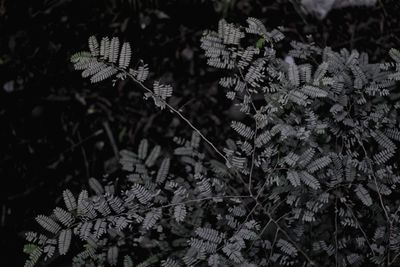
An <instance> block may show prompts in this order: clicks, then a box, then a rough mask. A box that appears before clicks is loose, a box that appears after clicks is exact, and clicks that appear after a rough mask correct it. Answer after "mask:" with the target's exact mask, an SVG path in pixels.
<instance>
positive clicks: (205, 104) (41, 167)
mask: <svg viewBox="0 0 400 267" xmlns="http://www.w3.org/2000/svg"><path fill="white" fill-rule="evenodd" d="M378 2H379V4H378V5H377V6H376V7H373V8H347V9H342V10H335V11H332V12H331V13H330V14H329V16H328V17H327V18H326V19H325V20H323V21H318V20H316V19H315V18H313V17H311V16H307V15H305V14H303V13H302V12H301V9H300V8H299V6H298V5H297V4H296V3H295V1H284V0H278V1H277V0H270V1H266V0H253V1H250V0H231V1H227V0H215V1H211V0H185V1H184V0H180V1H179V0H175V1H174V0H108V1H106V0H80V1H72V0H48V1H27V0H0V179H1V181H0V182H1V183H2V185H1V186H0V188H1V189H0V190H1V192H0V203H1V207H0V227H1V232H0V242H1V244H0V246H1V247H0V251H1V253H2V254H3V255H4V256H3V257H2V262H1V263H0V265H2V266H23V262H24V259H25V255H24V254H23V252H22V248H23V244H24V240H23V233H24V231H27V230H31V229H35V227H36V226H35V224H36V223H35V221H34V217H35V216H36V215H37V214H40V213H49V212H51V210H52V209H53V208H54V207H55V206H56V205H57V204H58V203H59V202H60V195H61V192H62V190H63V189H64V188H70V189H71V190H72V191H75V192H76V191H77V190H78V189H79V188H82V187H85V186H86V182H87V179H88V178H89V177H101V176H103V175H104V174H110V178H111V179H114V178H115V177H118V175H119V171H118V164H117V153H116V152H117V151H118V150H119V149H122V148H129V147H135V146H136V145H137V144H138V142H139V141H140V140H141V138H143V137H146V138H148V139H149V140H150V141H152V142H154V143H159V144H162V145H165V146H167V145H168V142H169V141H170V140H171V137H173V136H175V135H178V136H187V135H189V134H190V132H191V131H190V129H189V128H188V127H186V125H185V124H183V123H182V122H181V121H180V120H178V119H177V118H175V117H174V116H173V115H171V114H170V113H169V112H160V111H159V110H158V109H156V108H155V107H154V105H153V104H152V103H151V101H148V102H145V101H143V99H142V94H141V92H140V90H138V88H135V87H134V85H133V84H130V83H127V82H121V83H119V84H118V85H117V86H116V87H112V85H111V82H103V83H101V84H97V85H90V84H89V83H88V82H87V81H86V80H84V79H82V78H81V77H80V75H79V73H77V72H74V71H73V69H72V66H71V64H70V63H69V58H70V56H71V54H73V53H74V52H77V51H80V50H84V49H86V48H87V38H88V37H89V36H90V35H93V34H94V35H96V36H97V37H98V38H100V37H102V36H118V37H120V38H121V39H122V40H124V41H129V42H131V44H132V46H133V51H134V55H135V57H136V58H141V59H143V60H144V61H145V62H146V63H148V64H149V67H150V71H151V73H150V76H151V77H150V80H152V79H154V78H157V79H161V81H163V82H165V83H170V84H172V85H173V86H174V97H173V98H172V99H171V101H172V102H171V103H172V104H173V105H174V106H177V107H180V108H182V110H183V113H184V114H185V116H187V117H188V118H189V119H190V120H191V121H192V122H193V123H194V124H195V125H196V126H197V127H198V128H200V129H201V130H202V132H203V133H205V134H206V135H207V136H208V137H210V139H211V140H212V141H213V142H214V143H216V144H219V145H223V142H224V140H225V137H226V134H227V133H228V132H229V125H230V120H231V119H232V118H235V117H237V116H238V114H237V113H236V112H235V111H234V110H233V109H232V108H231V106H230V103H229V102H227V101H226V100H225V97H224V95H225V94H224V92H223V91H222V90H221V89H218V86H217V83H216V81H217V78H218V73H217V72H216V71H215V70H213V69H211V68H208V67H207V66H206V61H205V59H204V57H203V55H202V51H201V50H200V48H199V46H200V43H199V40H200V37H201V35H202V32H203V30H205V29H215V28H216V26H217V22H218V20H219V19H220V18H223V17H225V18H226V19H227V20H228V21H231V22H235V23H243V22H244V21H245V20H246V18H247V17H248V16H253V17H256V18H259V19H261V20H262V21H263V22H265V23H266V25H267V26H268V28H269V29H272V28H274V27H277V26H284V27H285V34H286V35H287V36H288V38H287V39H288V40H293V39H294V40H299V41H306V40H312V41H314V42H315V43H316V44H318V45H320V46H325V45H329V46H332V47H333V48H334V49H340V48H348V49H353V48H357V49H358V50H359V51H366V52H368V53H369V55H370V58H371V59H372V60H375V61H380V60H383V59H385V58H387V51H388V50H389V49H390V48H391V47H397V48H400V38H399V37H400V23H399V16H400V15H399V14H400V3H399V2H400V1H398V0H387V1H384V0H382V1H378ZM288 44H289V41H286V42H285V43H284V46H285V45H288ZM282 56H284V55H282ZM113 143H115V145H113ZM206 149H207V147H206ZM207 151H208V153H209V154H210V156H213V152H212V150H211V149H207ZM59 264H60V263H59V262H57V263H53V266H59Z"/></svg>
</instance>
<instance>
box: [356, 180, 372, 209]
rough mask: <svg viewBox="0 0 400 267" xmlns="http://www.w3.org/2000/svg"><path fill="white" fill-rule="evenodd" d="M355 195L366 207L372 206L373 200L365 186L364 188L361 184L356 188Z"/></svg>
mask: <svg viewBox="0 0 400 267" xmlns="http://www.w3.org/2000/svg"><path fill="white" fill-rule="evenodd" d="M354 191H355V193H356V195H357V197H358V198H359V199H360V200H361V202H362V203H363V204H364V205H365V206H368V207H369V206H371V205H372V198H371V196H370V194H369V193H368V191H367V189H365V187H364V186H362V185H361V184H359V185H358V186H357V187H356V188H355V190H354Z"/></svg>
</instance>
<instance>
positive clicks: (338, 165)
mask: <svg viewBox="0 0 400 267" xmlns="http://www.w3.org/2000/svg"><path fill="white" fill-rule="evenodd" d="M283 39H284V36H283V34H282V32H281V30H280V29H275V30H272V31H268V30H267V29H266V27H265V26H264V25H263V24H262V23H261V21H259V20H257V19H255V18H249V19H248V20H247V26H245V27H242V26H236V25H234V24H232V23H228V22H226V21H225V20H221V21H220V22H219V24H218V29H217V30H216V31H206V32H205V33H204V35H203V37H202V39H201V48H202V49H203V50H204V51H205V56H206V58H207V62H208V64H209V65H210V66H212V67H215V68H219V69H222V70H224V74H225V76H223V77H221V79H220V81H219V84H220V85H221V87H223V88H225V90H226V91H227V97H228V99H231V100H233V101H235V103H238V105H239V106H240V110H241V111H242V112H243V113H244V114H245V117H244V119H243V120H242V121H233V122H232V123H231V127H232V129H233V135H232V136H231V138H227V142H226V147H225V148H224V149H223V152H220V151H219V149H218V148H216V147H215V146H212V148H213V149H214V150H215V151H216V152H218V155H219V156H221V157H222V158H223V159H224V161H225V164H223V163H221V162H219V161H218V160H215V159H209V158H208V156H207V155H206V154H204V153H202V152H201V149H200V146H199V139H200V138H203V140H204V141H205V142H207V143H208V144H209V145H212V143H211V142H210V141H209V140H208V139H207V138H206V137H205V136H204V135H202V134H201V132H200V131H199V130H197V129H196V128H195V127H194V126H193V125H192V124H191V123H190V122H189V121H188V120H187V119H185V117H184V116H183V115H182V114H181V113H180V112H179V111H178V110H177V109H175V108H174V107H173V106H171V105H169V104H168V103H167V99H168V97H170V96H171V94H172V89H171V87H170V86H168V85H162V84H160V83H159V82H157V81H156V82H154V84H153V90H150V89H148V88H147V87H146V86H145V85H143V83H142V82H143V81H145V80H146V77H147V73H148V70H147V67H146V66H145V65H142V66H141V67H138V68H136V69H131V68H130V67H129V64H130V62H131V48H130V46H129V45H128V44H126V43H125V44H123V45H122V47H120V43H119V40H118V39H117V38H115V37H114V38H112V39H111V40H110V39H109V38H103V39H102V40H101V42H100V44H98V42H97V40H96V38H94V37H90V39H89V48H90V52H80V53H77V54H75V55H74V56H73V57H72V62H73V63H74V66H75V68H76V69H77V70H82V76H84V77H91V78H90V79H91V81H92V82H99V81H102V80H105V79H107V78H110V77H114V78H116V79H125V78H127V77H129V78H131V79H132V80H133V81H135V82H136V83H138V84H139V85H140V86H141V88H142V89H143V90H144V91H145V97H151V98H153V99H154V101H155V104H156V105H157V106H159V107H161V108H168V109H169V110H171V111H172V112H175V114H177V115H178V116H180V117H181V118H182V119H183V120H185V121H186V122H187V123H188V124H189V126H190V127H192V128H193V129H194V132H193V135H192V137H191V139H190V140H184V139H182V138H177V137H176V138H175V139H176V141H177V144H178V147H177V148H176V149H175V150H174V151H173V155H171V153H169V154H168V153H167V151H164V150H163V149H162V148H161V147H160V146H157V145H155V146H153V148H152V149H150V146H151V145H150V144H149V142H148V141H147V140H143V141H142V142H141V143H140V144H139V146H138V150H137V152H136V153H134V152H131V151H126V150H124V151H122V152H121V161H120V163H121V166H122V168H123V170H125V171H126V176H125V177H124V178H123V182H122V183H119V184H118V186H116V184H115V183H114V182H113V181H98V180H96V179H94V178H93V179H90V180H89V186H90V188H91V190H90V191H86V190H82V192H80V193H79V194H78V196H77V197H76V195H74V194H72V193H71V192H70V191H68V190H66V191H64V193H63V199H64V202H65V208H61V207H59V208H56V209H55V210H54V212H53V214H52V215H50V216H45V215H39V216H38V217H37V219H36V221H37V222H38V223H39V225H40V226H41V227H42V228H43V230H44V231H43V232H44V234H41V233H36V232H28V233H27V235H26V239H27V241H28V245H26V247H25V251H26V252H27V253H28V254H29V259H28V260H27V263H26V266H33V265H34V264H35V263H36V262H38V260H39V259H44V260H46V259H48V258H51V257H53V256H54V255H56V254H57V253H58V254H60V255H64V254H68V253H69V252H68V251H69V250H71V249H70V248H71V243H72V242H76V243H77V244H80V247H81V251H80V252H76V251H74V255H73V265H74V266H105V265H107V266H116V265H118V266H268V265H272V266H353V265H355V266H372V265H373V266H385V265H388V266H390V265H392V266H395V265H396V264H398V259H399V257H398V256H399V255H400V254H399V253H400V235H399V234H398V231H399V229H400V225H399V223H400V222H399V214H398V212H399V203H398V201H396V198H397V197H398V194H399V191H398V189H397V187H398V186H399V182H400V176H399V174H400V172H399V166H398V158H399V156H400V155H399V151H398V149H397V147H398V145H399V141H400V130H399V116H398V112H399V111H398V110H399V108H400V103H399V100H398V90H399V86H398V84H397V81H398V80H400V78H399V77H400V72H399V70H400V67H399V66H400V65H399V64H400V52H399V51H398V50H395V49H392V50H391V51H390V52H389V56H390V58H391V61H390V62H386V63H381V64H375V63H370V62H369V61H368V55H366V54H364V53H359V52H357V51H356V50H353V51H348V50H346V49H342V50H341V51H339V52H336V51H333V50H332V49H331V48H329V47H326V48H318V47H315V46H314V45H312V44H301V43H298V42H292V43H291V46H292V50H291V51H289V54H290V55H291V56H292V57H293V62H290V63H287V62H286V61H284V60H283V59H281V58H280V57H279V56H278V55H280V54H283V53H284V52H285V51H281V49H280V47H281V44H280V42H282V40H283Z"/></svg>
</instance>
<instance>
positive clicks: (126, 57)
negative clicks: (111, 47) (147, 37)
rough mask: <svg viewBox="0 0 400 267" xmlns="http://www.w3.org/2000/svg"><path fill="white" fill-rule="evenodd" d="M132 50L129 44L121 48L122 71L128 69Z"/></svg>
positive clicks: (120, 63) (120, 64)
mask: <svg viewBox="0 0 400 267" xmlns="http://www.w3.org/2000/svg"><path fill="white" fill-rule="evenodd" d="M131 57H132V49H131V45H130V44H129V43H123V44H122V48H121V53H120V55H119V62H118V65H119V67H120V68H122V69H126V68H127V67H128V66H129V63H130V62H131Z"/></svg>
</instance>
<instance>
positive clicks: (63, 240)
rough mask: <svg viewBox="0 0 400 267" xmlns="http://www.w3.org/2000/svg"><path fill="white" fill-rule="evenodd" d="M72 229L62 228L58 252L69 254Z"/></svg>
mask: <svg viewBox="0 0 400 267" xmlns="http://www.w3.org/2000/svg"><path fill="white" fill-rule="evenodd" d="M71 239H72V231H71V229H65V230H61V232H60V235H59V236H58V252H59V253H60V255H65V254H67V252H68V250H69V247H70V245H71Z"/></svg>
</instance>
